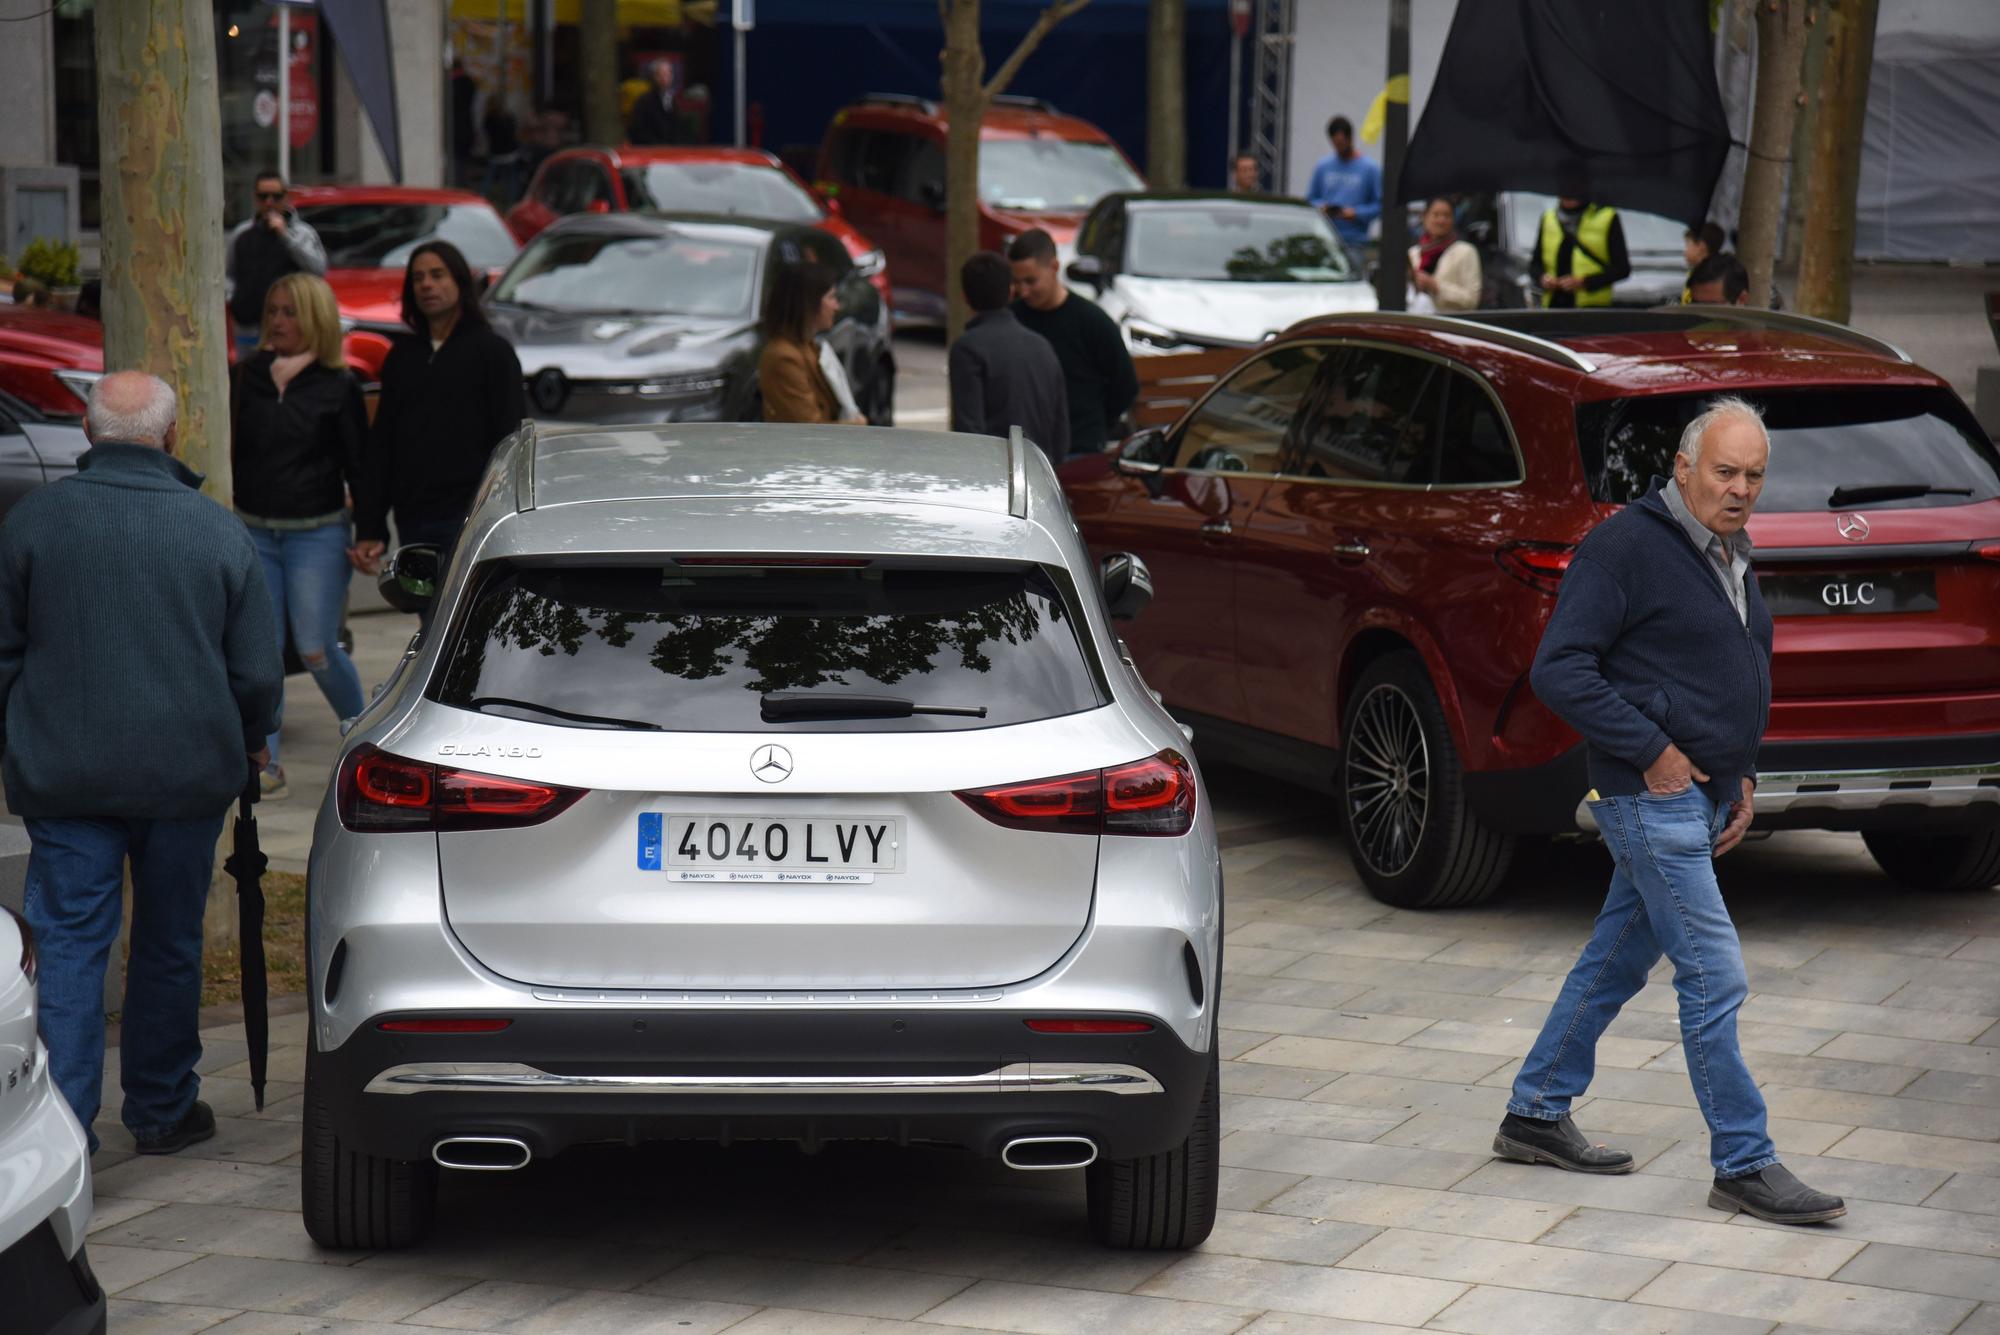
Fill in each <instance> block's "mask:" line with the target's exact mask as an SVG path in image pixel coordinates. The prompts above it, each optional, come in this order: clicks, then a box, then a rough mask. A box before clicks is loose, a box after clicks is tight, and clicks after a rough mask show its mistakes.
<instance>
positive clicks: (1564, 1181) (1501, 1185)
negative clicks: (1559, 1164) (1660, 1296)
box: [1453, 1161, 1720, 1220]
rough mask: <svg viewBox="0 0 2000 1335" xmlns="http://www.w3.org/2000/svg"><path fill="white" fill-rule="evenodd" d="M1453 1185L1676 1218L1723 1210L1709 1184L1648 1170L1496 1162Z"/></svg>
mask: <svg viewBox="0 0 2000 1335" xmlns="http://www.w3.org/2000/svg"><path fill="white" fill-rule="evenodd" d="M1453 1190H1455V1191H1466V1192H1476V1193H1478V1194H1480V1195H1482V1196H1505V1197H1508V1198H1510V1199H1513V1200H1521V1201H1548V1202H1551V1203H1554V1204H1559V1205H1590V1206H1595V1207H1597V1208H1598V1209H1602V1210H1628V1211H1631V1212H1633V1213H1635V1214H1644V1215H1666V1216H1670V1217H1672V1218H1676V1219H1700V1220H1713V1219H1717V1218H1719V1217H1720V1212H1719V1211H1716V1210H1714V1209H1712V1208H1710V1206H1709V1204H1708V1183H1706V1182H1687V1181H1682V1180H1680V1179H1678V1178H1671V1177H1657V1176H1654V1175H1653V1174H1650V1173H1633V1174H1629V1175H1627V1176H1622V1177H1596V1176H1592V1175H1591V1174H1588V1173H1564V1172H1558V1171H1557V1170H1556V1169H1553V1168H1548V1167H1541V1166H1530V1165H1528V1164H1513V1163H1500V1162H1498V1161H1496V1162H1493V1163H1489V1164H1487V1165H1486V1167H1484V1168H1482V1169H1480V1170H1479V1171H1478V1172H1476V1173H1473V1174H1472V1175H1471V1176H1469V1177H1466V1178H1464V1179H1463V1180H1461V1181H1459V1182H1458V1183H1456V1184H1455V1185H1454V1187H1453Z"/></svg>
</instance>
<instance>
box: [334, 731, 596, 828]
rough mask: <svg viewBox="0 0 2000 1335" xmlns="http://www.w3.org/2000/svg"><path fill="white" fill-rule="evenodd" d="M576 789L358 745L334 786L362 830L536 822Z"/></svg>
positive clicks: (345, 816) (351, 824)
mask: <svg viewBox="0 0 2000 1335" xmlns="http://www.w3.org/2000/svg"><path fill="white" fill-rule="evenodd" d="M583 794H584V790H583V789H581V788H563V787H559V786H557V785H555V784H552V783H532V782H529V781H528V780H526V779H506V778H502V777H500V776H499V775H497V774H476V773H473V772H472V771H470V770H460V769H451V768H449V767H447V766H444V765H433V764H430V763H429V762H427V761H422V760H409V759H406V758H404V757H402V756H397V755H391V754H390V753H389V752H387V751H384V750H382V749H380V748H379V747H375V746H366V745H364V746H357V747H355V748H354V750H352V751H351V752H349V753H348V755H347V759H346V760H344V761H342V762H341V766H340V777H339V779H338V781H337V783H336V786H335V803H336V805H337V806H338V808H339V811H340V823H341V824H342V825H344V826H346V827H347V828H348V829H350V830H353V831H355V832H356V833H359V834H388V833H394V832H397V831H406V830H432V831H435V830H504V829H516V828H519V827H521V826H523V825H539V824H541V823H542V822H543V821H545V820H548V819H549V818H550V817H552V816H555V815H558V814H560V813H561V812H563V811H565V810H567V809H568V808H569V806H570V804H571V803H573V802H575V801H576V800H577V799H578V798H579V797H582V796H583Z"/></svg>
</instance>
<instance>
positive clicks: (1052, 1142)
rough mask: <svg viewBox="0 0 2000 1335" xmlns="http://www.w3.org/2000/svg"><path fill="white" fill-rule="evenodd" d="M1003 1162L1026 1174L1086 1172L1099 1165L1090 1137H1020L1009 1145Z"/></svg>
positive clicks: (1095, 1147) (1005, 1150)
mask: <svg viewBox="0 0 2000 1335" xmlns="http://www.w3.org/2000/svg"><path fill="white" fill-rule="evenodd" d="M1000 1162H1001V1163H1004V1164H1006V1165H1007V1166H1008V1167H1009V1168H1015V1169H1019V1170H1020V1171H1021V1172H1024V1173H1051V1172H1055V1171H1057V1170H1058V1169H1063V1168H1087V1167H1089V1166H1090V1165H1091V1164H1093V1163H1095V1162H1097V1142H1096V1141H1094V1140H1092V1139H1090V1138H1089V1137H1088V1136H1021V1137H1019V1138H1018V1139H1015V1140H1010V1141H1008V1142H1007V1144H1006V1147H1005V1148H1003V1149H1002V1150H1001V1151H1000Z"/></svg>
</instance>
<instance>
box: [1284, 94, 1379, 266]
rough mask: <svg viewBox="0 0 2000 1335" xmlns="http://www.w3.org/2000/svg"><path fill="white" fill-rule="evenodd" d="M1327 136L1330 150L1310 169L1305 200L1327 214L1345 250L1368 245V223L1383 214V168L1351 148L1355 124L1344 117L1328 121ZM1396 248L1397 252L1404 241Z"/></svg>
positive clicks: (1336, 117) (1352, 146) (1357, 248)
mask: <svg viewBox="0 0 2000 1335" xmlns="http://www.w3.org/2000/svg"><path fill="white" fill-rule="evenodd" d="M1326 137H1327V142H1329V143H1330V144H1332V145H1333V152H1331V153H1329V154H1327V155H1326V156H1325V157H1323V158H1321V159H1320V160H1319V165H1317V166H1315V167H1314V168H1313V174H1312V183H1311V184H1310V185H1309V186H1307V187H1306V203H1308V204H1311V205H1313V206H1314V207H1315V208H1317V209H1319V210H1320V211H1321V212H1323V213H1325V214H1326V217H1327V221H1329V222H1331V223H1332V224H1333V230H1334V231H1335V232H1337V233H1339V235H1340V239H1341V241H1343V242H1344V243H1346V245H1347V247H1348V249H1350V250H1359V249H1361V248H1362V247H1363V246H1366V245H1367V244H1368V224H1370V223H1372V222H1374V221H1375V220H1376V219H1377V218H1379V217H1381V216H1382V169H1381V168H1380V167H1379V166H1377V165H1376V164H1375V161H1374V159H1372V158H1366V157H1363V156H1362V155H1361V154H1359V153H1357V152H1355V151H1354V124H1353V122H1352V121H1350V120H1348V119H1347V117H1345V116H1335V117H1334V118H1333V119H1332V120H1330V121H1328V122H1327V123H1326ZM1383 239H1384V240H1385V241H1387V240H1388V239H1389V238H1387V237H1386V236H1385V237H1384V238H1383ZM1395 249H1396V253H1397V254H1399V255H1400V254H1401V253H1402V249H1403V243H1402V242H1401V241H1397V242H1396V243H1395Z"/></svg>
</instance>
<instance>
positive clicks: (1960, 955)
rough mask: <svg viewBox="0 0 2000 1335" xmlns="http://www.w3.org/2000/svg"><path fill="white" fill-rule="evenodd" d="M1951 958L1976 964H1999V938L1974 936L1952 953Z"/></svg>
mask: <svg viewBox="0 0 2000 1335" xmlns="http://www.w3.org/2000/svg"><path fill="white" fill-rule="evenodd" d="M1951 958H1952V959H1955V960H1972V961H1974V962H1975V963H1978V964H2000V936H1975V937H1973V938H1972V939H1971V940H1970V941H1968V942H1966V943H1965V944H1964V945H1962V946H1960V947H1959V948H1958V949H1957V950H1954V951H1952V952H1951Z"/></svg>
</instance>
